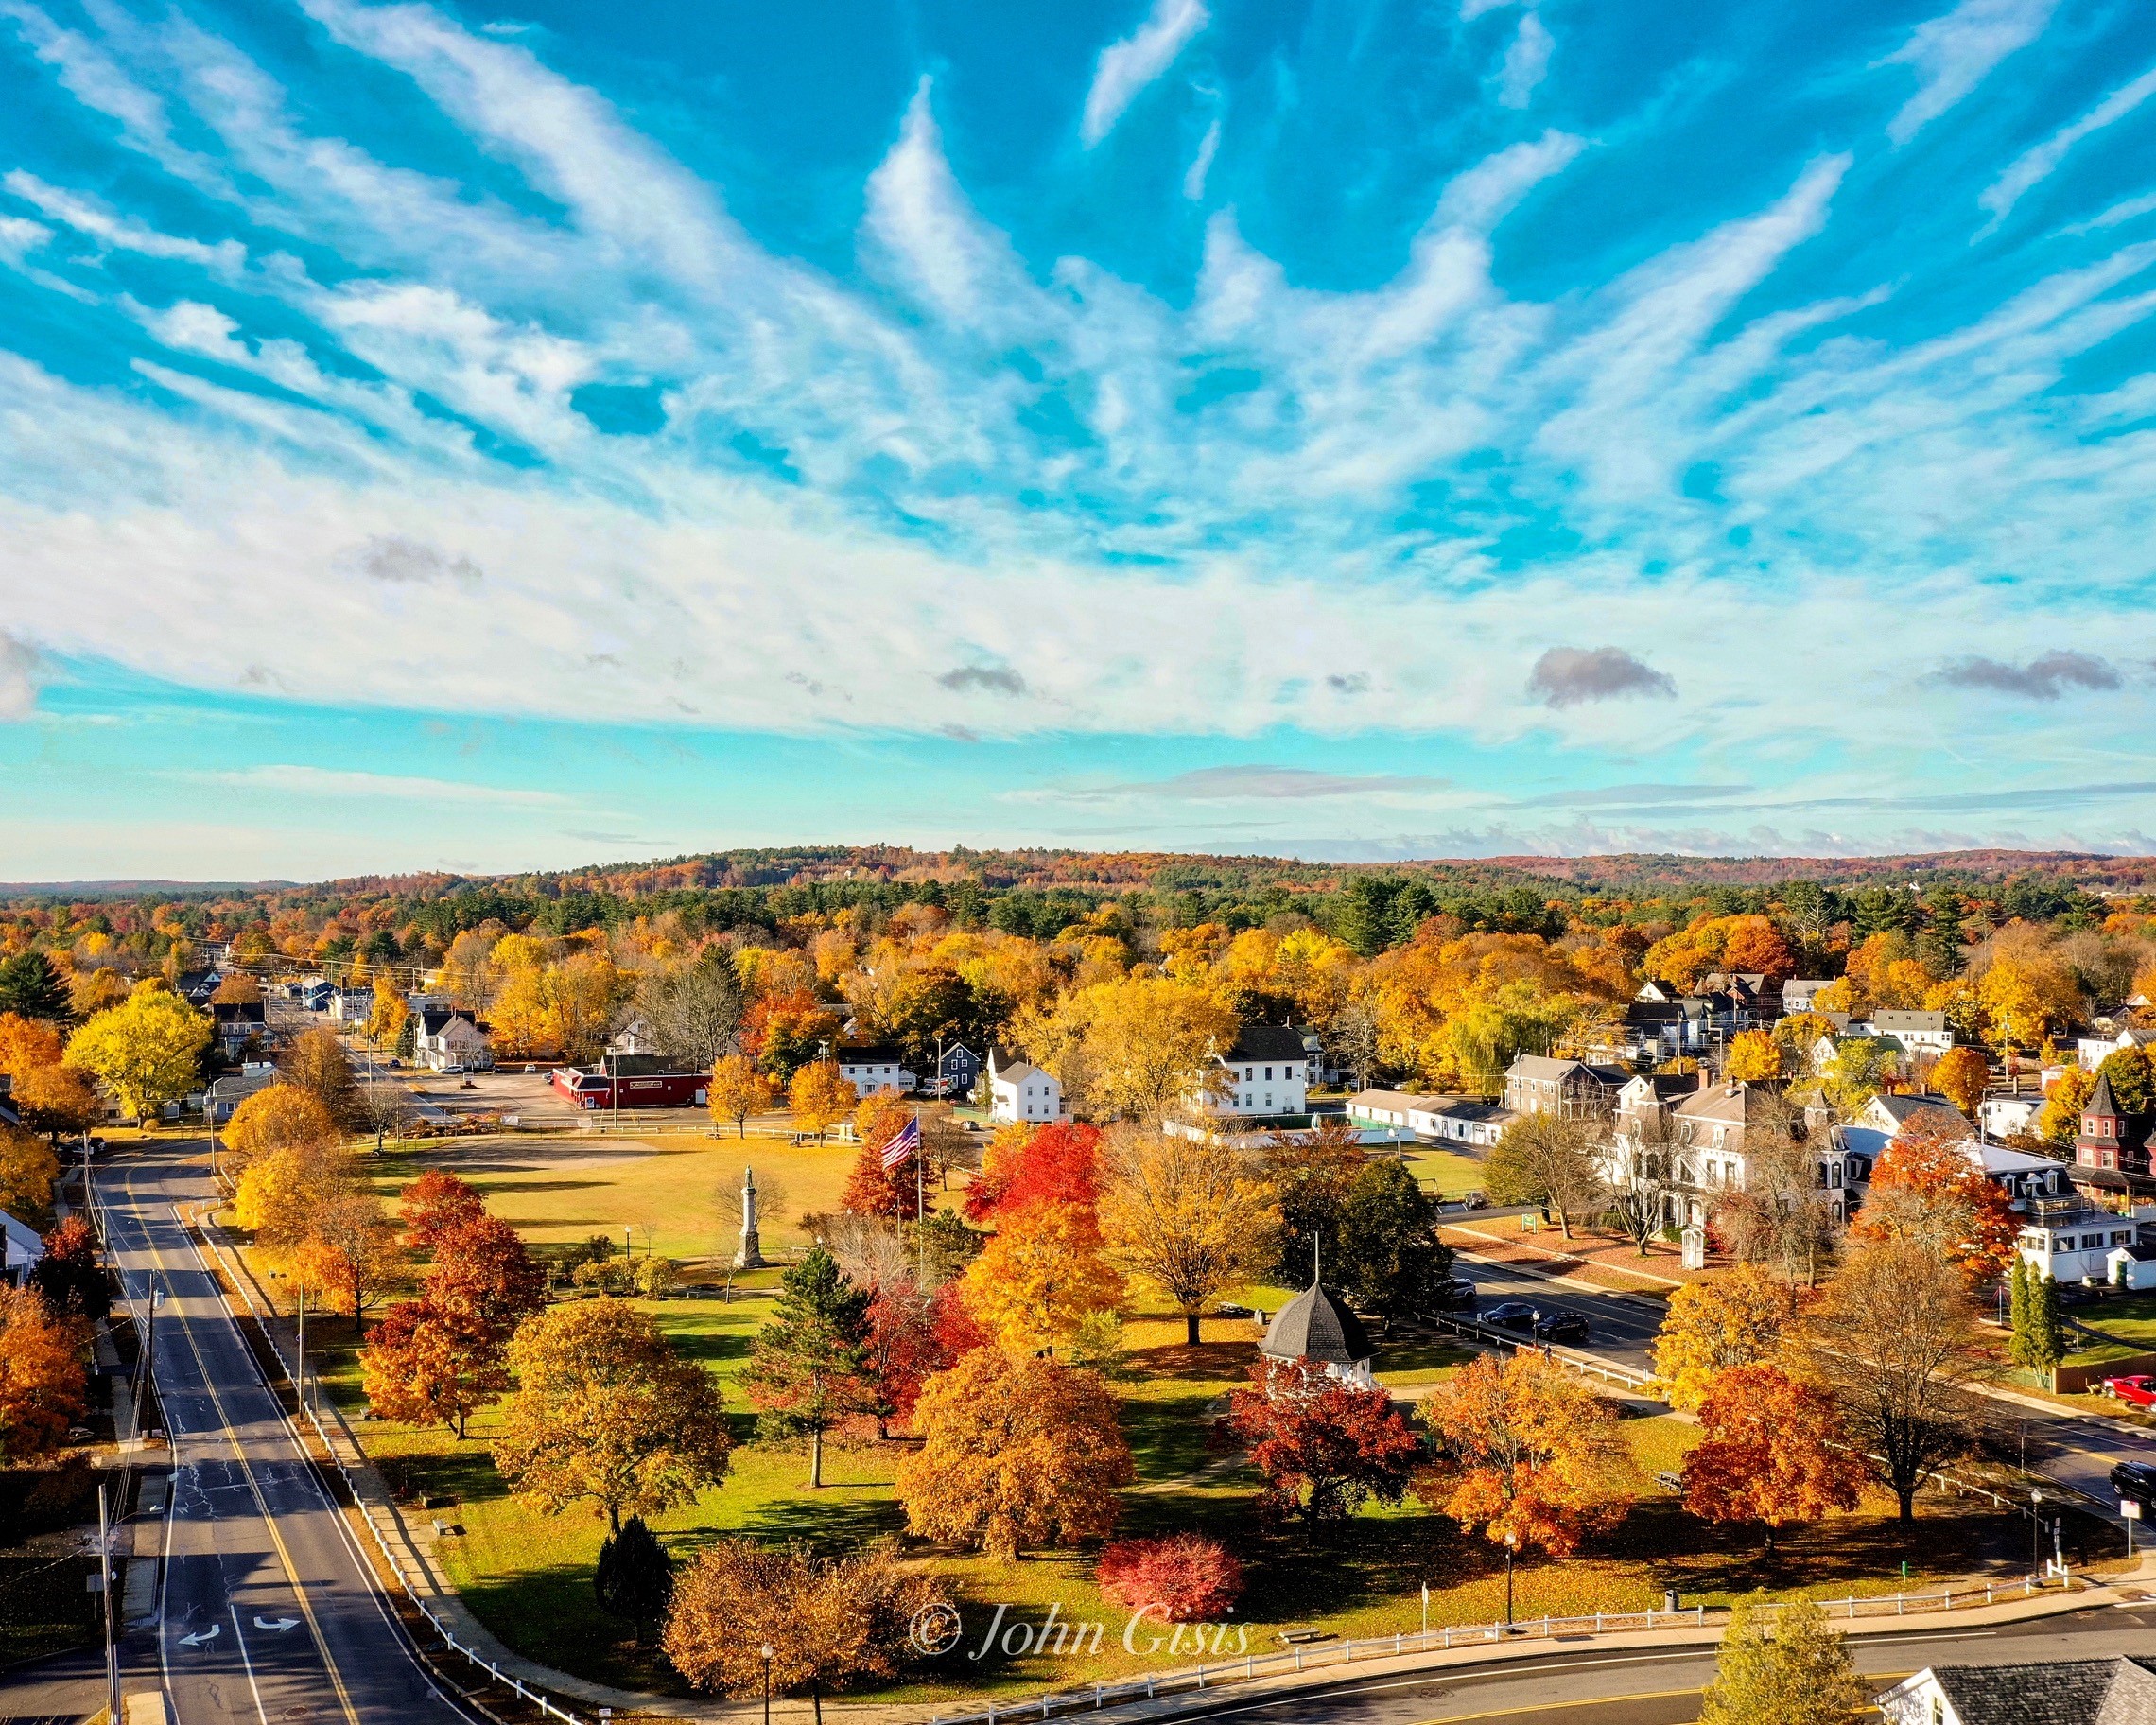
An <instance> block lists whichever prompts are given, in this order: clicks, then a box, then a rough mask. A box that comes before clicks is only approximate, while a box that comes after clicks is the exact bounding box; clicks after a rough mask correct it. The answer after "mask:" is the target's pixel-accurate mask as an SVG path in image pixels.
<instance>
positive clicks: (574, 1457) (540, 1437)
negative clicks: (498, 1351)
mask: <svg viewBox="0 0 2156 1725" xmlns="http://www.w3.org/2000/svg"><path fill="white" fill-rule="evenodd" d="M509 1364H510V1370H511V1371H512V1372H513V1374H514V1376H515V1379H516V1385H517V1388H516V1393H515V1394H514V1395H513V1396H512V1397H510V1399H509V1401H508V1402H507V1403H505V1404H504V1406H503V1409H502V1424H501V1436H500V1437H499V1438H498V1439H497V1440H496V1443H495V1445H494V1459H495V1466H496V1467H497V1468H499V1469H500V1470H501V1474H502V1477H503V1478H504V1479H506V1480H508V1481H509V1483H510V1484H511V1485H512V1486H513V1488H515V1490H517V1491H518V1492H520V1493H521V1494H522V1495H523V1496H524V1497H525V1498H526V1499H528V1500H529V1501H530V1502H531V1503H532V1504H533V1505H535V1506H536V1507H538V1508H540V1509H541V1510H543V1511H545V1512H546V1513H547V1514H549V1515H552V1514H557V1513H559V1512H560V1511H561V1510H563V1509H565V1508H566V1507H568V1506H569V1505H570V1504H573V1503H577V1502H579V1501H581V1500H585V1499H588V1500H590V1501H591V1502H593V1503H595V1504H597V1505H598V1506H599V1507H600V1509H601V1510H602V1511H604V1512H605V1515H606V1518H607V1521H608V1523H609V1525H611V1527H612V1528H613V1531H615V1532H616V1533H619V1532H620V1531H621V1518H622V1517H623V1516H624V1515H655V1514H657V1513H658V1512H659V1511H661V1510H663V1509H670V1508H672V1507H674V1506H675V1505H676V1504H682V1503H687V1501H688V1500H689V1499H690V1498H692V1497H694V1496H695V1495H696V1494H697V1492H698V1491H700V1490H703V1488H704V1487H705V1486H710V1485H716V1484H717V1483H718V1482H719V1481H720V1480H721V1479H722V1478H723V1477H724V1476H725V1472H726V1465H727V1453H728V1451H729V1449H730V1447H731V1444H730V1441H729V1439H728V1437H727V1436H726V1417H725V1411H724V1409H723V1408H722V1406H721V1405H720V1402H719V1393H718V1390H717V1388H716V1387H715V1385H713V1382H712V1379H711V1374H710V1373H709V1372H707V1371H705V1370H704V1368H703V1367H701V1366H699V1365H697V1364H696V1363H695V1362H694V1361H693V1360H687V1359H684V1358H683V1357H682V1356H681V1355H680V1354H679V1353H677V1352H676V1351H675V1350H674V1348H673V1345H672V1344H671V1343H670V1342H669V1341H668V1340H667V1338H666V1337H665V1336H664V1335H662V1334H661V1333H659V1329H658V1326H657V1325H655V1324H654V1323H652V1320H651V1319H650V1318H649V1317H647V1316H645V1315H644V1314H643V1313H641V1312H639V1311H637V1310H636V1308H635V1306H632V1305H630V1304H629V1303H628V1302H627V1301H626V1300H619V1299H593V1300H576V1301H572V1302H571V1303H569V1304H566V1305H559V1306H549V1307H548V1309H547V1310H546V1311H544V1312H541V1313H540V1314H538V1315H537V1316H534V1317H530V1318H527V1319H526V1320H525V1321H524V1323H523V1324H522V1325H520V1326H519V1327H518V1329H517V1332H516V1335H515V1337H514V1339H513V1340H512V1341H511V1343H510V1345H509Z"/></svg>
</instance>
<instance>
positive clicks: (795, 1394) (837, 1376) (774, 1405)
mask: <svg viewBox="0 0 2156 1725" xmlns="http://www.w3.org/2000/svg"><path fill="white" fill-rule="evenodd" d="M869 1299H870V1296H869V1294H868V1293H867V1292H866V1291H865V1290H863V1289H861V1288H857V1287H855V1286H854V1285H853V1283H852V1282H850V1281H847V1280H846V1279H845V1276H844V1275H843V1272H841V1270H840V1269H839V1265H838V1260H836V1259H835V1258H833V1257H832V1256H831V1254H830V1253H828V1252H826V1250H825V1249H824V1248H823V1247H822V1246H817V1247H816V1248H815V1249H814V1250H813V1251H811V1252H810V1253H809V1255H808V1256H807V1257H806V1258H804V1259H802V1261H801V1262H800V1263H797V1264H795V1265H794V1266H793V1267H792V1268H791V1270H789V1271H787V1272H786V1275H785V1277H784V1278H783V1279H782V1280H781V1281H780V1282H779V1290H778V1302H777V1305H776V1307H775V1308H774V1312H773V1315H772V1321H771V1322H770V1323H769V1324H767V1325H765V1326H764V1329H763V1332H762V1333H761V1334H759V1335H758V1336H757V1337H756V1351H755V1352H754V1353H753V1354H752V1355H751V1356H750V1360H749V1368H748V1370H747V1371H746V1372H744V1373H743V1374H742V1376H741V1382H742V1384H743V1385H745V1386H746V1388H747V1389H748V1392H749V1399H750V1400H751V1401H752V1402H753V1403H755V1404H756V1410H757V1412H758V1413H759V1415H760V1416H761V1418H760V1419H759V1420H758V1421H757V1424H758V1427H759V1429H760V1430H761V1431H762V1433H763V1435H764V1436H766V1437H780V1438H786V1437H807V1438H808V1439H809V1485H810V1486H811V1487H817V1486H821V1485H822V1484H823V1483H824V1434H825V1433H826V1432H827V1431H829V1430H830V1429H831V1428H832V1427H833V1426H834V1425H836V1424H838V1423H839V1421H840V1420H843V1419H845V1418H846V1417H847V1416H848V1415H850V1414H864V1413H870V1412H873V1411H874V1410H875V1407H876V1403H877V1395H876V1385H875V1383H874V1381H873V1379H872V1377H871V1375H870V1372H869V1368H868V1341H869V1326H868V1307H869Z"/></svg>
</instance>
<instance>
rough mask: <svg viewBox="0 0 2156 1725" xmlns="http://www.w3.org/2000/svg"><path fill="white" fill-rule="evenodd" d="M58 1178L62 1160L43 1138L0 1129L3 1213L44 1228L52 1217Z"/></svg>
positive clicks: (9, 1128) (4, 1128) (0, 1189)
mask: <svg viewBox="0 0 2156 1725" xmlns="http://www.w3.org/2000/svg"><path fill="white" fill-rule="evenodd" d="M59 1178H60V1159H59V1158H57V1157H56V1156H54V1155H53V1153H52V1150H51V1148H50V1147H49V1146H48V1145H47V1144H46V1143H45V1141H44V1140H43V1139H42V1138H38V1137H36V1136H35V1135H33V1134H31V1133H28V1132H22V1131H18V1130H16V1129H15V1128H14V1127H11V1126H8V1127H0V1210H4V1211H7V1212H8V1213H9V1215H11V1216H13V1217H15V1218H16V1219H17V1220H19V1221H23V1222H28V1223H31V1224H33V1225H35V1226H37V1227H41V1228H42V1227H43V1225H44V1224H45V1222H46V1221H47V1219H48V1218H49V1217H50V1216H51V1214H52V1183H53V1182H54V1181H55V1180H57V1179H59Z"/></svg>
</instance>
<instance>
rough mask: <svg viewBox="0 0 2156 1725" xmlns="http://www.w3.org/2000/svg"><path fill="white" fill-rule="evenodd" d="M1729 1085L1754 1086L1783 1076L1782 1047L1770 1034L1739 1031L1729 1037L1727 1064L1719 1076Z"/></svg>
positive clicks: (1759, 1031) (1757, 1031)
mask: <svg viewBox="0 0 2156 1725" xmlns="http://www.w3.org/2000/svg"><path fill="white" fill-rule="evenodd" d="M1722 1075H1723V1076H1724V1077H1725V1078H1728V1079H1730V1080H1731V1081H1732V1082H1741V1083H1747V1084H1756V1083H1758V1082H1760V1081H1761V1080H1763V1079H1767V1078H1779V1077H1781V1076H1782V1047H1781V1044H1779V1043H1778V1042H1776V1041H1775V1039H1774V1037H1773V1035H1772V1034H1771V1033H1770V1032H1767V1031H1764V1030H1740V1031H1739V1032H1738V1033H1737V1034H1736V1035H1735V1036H1734V1037H1730V1061H1729V1066H1728V1068H1727V1069H1726V1070H1725V1071H1724V1072H1723V1074H1722Z"/></svg>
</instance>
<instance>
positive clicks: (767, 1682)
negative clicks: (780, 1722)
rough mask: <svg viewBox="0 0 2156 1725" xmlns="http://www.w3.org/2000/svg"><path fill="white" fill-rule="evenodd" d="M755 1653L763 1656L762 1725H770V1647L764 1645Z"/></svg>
mask: <svg viewBox="0 0 2156 1725" xmlns="http://www.w3.org/2000/svg"><path fill="white" fill-rule="evenodd" d="M756 1651H757V1652H758V1653H761V1654H762V1655H763V1662H764V1725H771V1658H772V1654H771V1647H769V1645H766V1646H764V1647H758V1648H757V1649H756Z"/></svg>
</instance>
